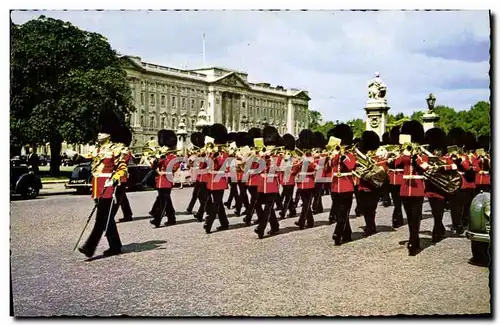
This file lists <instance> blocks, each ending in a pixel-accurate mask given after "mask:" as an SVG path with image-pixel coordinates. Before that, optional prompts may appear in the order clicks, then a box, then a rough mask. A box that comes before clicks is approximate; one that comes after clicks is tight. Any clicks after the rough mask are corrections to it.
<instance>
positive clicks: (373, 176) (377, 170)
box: [353, 148, 388, 189]
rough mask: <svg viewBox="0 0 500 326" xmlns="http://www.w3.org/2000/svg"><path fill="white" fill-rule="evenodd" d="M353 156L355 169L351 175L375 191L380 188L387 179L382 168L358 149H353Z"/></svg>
mask: <svg viewBox="0 0 500 326" xmlns="http://www.w3.org/2000/svg"><path fill="white" fill-rule="evenodd" d="M354 155H355V156H356V169H355V170H354V171H353V174H354V175H355V176H357V177H358V178H360V179H363V180H365V181H367V182H368V183H370V184H371V185H372V186H374V187H375V188H377V189H380V188H382V186H383V185H384V183H385V181H386V180H387V178H388V175H387V172H385V170H384V168H383V167H381V166H379V165H377V164H376V163H375V162H374V161H373V159H372V158H370V156H368V155H365V154H363V153H362V152H361V151H360V150H359V149H358V148H355V150H354Z"/></svg>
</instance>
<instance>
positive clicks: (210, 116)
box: [206, 86, 215, 124]
mask: <svg viewBox="0 0 500 326" xmlns="http://www.w3.org/2000/svg"><path fill="white" fill-rule="evenodd" d="M206 114H207V122H208V123H210V124H213V123H215V89H214V87H213V86H210V87H209V88H208V107H207V112H206Z"/></svg>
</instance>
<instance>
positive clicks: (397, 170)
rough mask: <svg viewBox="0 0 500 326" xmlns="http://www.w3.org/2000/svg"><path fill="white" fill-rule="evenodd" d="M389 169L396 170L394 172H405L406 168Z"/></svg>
mask: <svg viewBox="0 0 500 326" xmlns="http://www.w3.org/2000/svg"><path fill="white" fill-rule="evenodd" d="M389 171H394V172H403V171H404V169H389Z"/></svg>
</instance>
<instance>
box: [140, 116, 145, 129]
mask: <svg viewBox="0 0 500 326" xmlns="http://www.w3.org/2000/svg"><path fill="white" fill-rule="evenodd" d="M140 123H141V126H144V116H143V115H141V119H140Z"/></svg>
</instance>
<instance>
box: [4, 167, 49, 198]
mask: <svg viewBox="0 0 500 326" xmlns="http://www.w3.org/2000/svg"><path fill="white" fill-rule="evenodd" d="M40 189H42V181H41V180H40V177H38V176H37V175H35V174H34V173H33V172H32V171H30V169H29V168H28V167H27V166H26V165H21V166H11V167H10V195H11V196H12V195H20V196H22V197H24V199H34V198H36V197H37V196H38V194H39V193H40Z"/></svg>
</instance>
